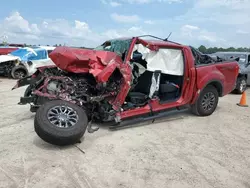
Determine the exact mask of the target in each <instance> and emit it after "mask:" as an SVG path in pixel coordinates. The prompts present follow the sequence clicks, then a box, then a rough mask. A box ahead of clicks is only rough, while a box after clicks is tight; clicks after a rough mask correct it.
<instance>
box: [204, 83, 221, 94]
mask: <svg viewBox="0 0 250 188" xmlns="http://www.w3.org/2000/svg"><path fill="white" fill-rule="evenodd" d="M208 86H213V87H215V88H216V90H217V91H218V93H219V97H222V96H223V85H222V83H221V81H219V80H211V81H210V82H208V83H207V84H206V85H205V86H204V87H203V89H205V88H206V87H208ZM203 89H202V90H203Z"/></svg>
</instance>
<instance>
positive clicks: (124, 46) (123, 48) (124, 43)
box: [93, 38, 133, 62]
mask: <svg viewBox="0 0 250 188" xmlns="http://www.w3.org/2000/svg"><path fill="white" fill-rule="evenodd" d="M119 42H120V44H121V45H119ZM132 42H133V38H126V39H111V40H107V41H105V42H104V43H102V44H101V45H99V46H97V47H95V48H94V49H93V50H97V51H107V52H114V53H116V54H117V55H118V56H120V57H121V59H122V61H123V62H125V61H126V59H127V55H128V51H129V50H130V48H131V45H132ZM112 45H113V46H112ZM107 47H108V48H107ZM105 48H106V49H105ZM116 50H118V51H116Z"/></svg>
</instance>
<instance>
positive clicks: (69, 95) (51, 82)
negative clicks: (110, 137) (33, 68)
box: [26, 68, 122, 121]
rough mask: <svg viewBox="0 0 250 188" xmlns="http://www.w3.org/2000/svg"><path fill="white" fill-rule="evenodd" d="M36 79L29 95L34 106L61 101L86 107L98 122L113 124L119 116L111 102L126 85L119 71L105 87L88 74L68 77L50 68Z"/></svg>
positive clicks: (69, 75) (63, 72) (66, 74)
mask: <svg viewBox="0 0 250 188" xmlns="http://www.w3.org/2000/svg"><path fill="white" fill-rule="evenodd" d="M41 74H42V75H41ZM36 76H37V79H36V82H35V83H34V84H31V86H32V87H29V88H28V89H29V90H30V91H27V92H26V93H29V97H30V96H31V95H32V96H33V97H34V99H33V104H34V105H40V104H41V103H43V102H44V100H54V99H61V100H65V101H69V102H72V103H75V104H77V105H79V106H82V107H83V108H84V109H85V110H87V111H88V112H89V113H88V114H90V115H91V117H89V118H91V119H94V120H102V121H109V120H110V118H112V115H114V114H115V113H114V111H113V110H112V105H111V103H110V102H111V101H112V100H114V97H115V96H116V95H117V93H118V92H119V86H120V84H121V81H122V77H121V74H120V73H119V71H118V70H116V71H114V72H113V74H112V75H111V77H110V79H109V80H108V82H105V83H97V82H96V80H95V79H94V77H93V76H92V75H91V74H88V73H86V74H75V73H68V72H65V71H62V70H58V69H57V68H46V69H44V72H43V73H41V72H39V71H37V72H36ZM33 77H34V76H33ZM26 97H28V96H26ZM39 103H40V104H39Z"/></svg>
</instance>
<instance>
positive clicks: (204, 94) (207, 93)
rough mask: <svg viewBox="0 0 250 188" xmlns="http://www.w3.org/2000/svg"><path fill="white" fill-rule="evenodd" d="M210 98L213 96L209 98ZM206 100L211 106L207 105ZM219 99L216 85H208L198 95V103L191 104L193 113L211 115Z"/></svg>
mask: <svg viewBox="0 0 250 188" xmlns="http://www.w3.org/2000/svg"><path fill="white" fill-rule="evenodd" d="M209 98H211V99H210V100H209ZM206 100H207V101H208V103H209V108H208V107H207V106H206V104H207V103H206ZM218 101H219V93H218V91H217V89H216V88H215V87H214V86H207V87H206V88H205V89H203V90H202V91H201V93H200V96H199V97H198V99H197V101H196V103H195V104H194V105H192V106H191V110H192V113H194V114H195V115H198V116H209V115H211V114H212V113H213V112H214V111H215V109H216V107H217V105H218Z"/></svg>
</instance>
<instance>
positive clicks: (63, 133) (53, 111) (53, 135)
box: [34, 100, 88, 146]
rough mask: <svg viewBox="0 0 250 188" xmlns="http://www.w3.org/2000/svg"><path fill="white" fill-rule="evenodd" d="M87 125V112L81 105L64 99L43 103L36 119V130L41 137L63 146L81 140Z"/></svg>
mask: <svg viewBox="0 0 250 188" xmlns="http://www.w3.org/2000/svg"><path fill="white" fill-rule="evenodd" d="M87 125H88V118H87V114H86V112H85V111H84V110H83V109H82V108H80V107H79V106H77V105H75V104H73V103H70V102H67V101H62V100H53V101H49V102H47V103H45V104H44V105H42V106H41V107H40V108H39V109H38V110H37V113H36V116H35V120H34V126H35V131H36V133H37V135H38V136H39V137H40V138H41V139H43V140H44V141H46V142H48V143H51V144H55V145H61V146H63V145H69V144H74V143H76V142H79V141H80V139H81V137H82V136H83V135H84V133H85V131H86V128H87Z"/></svg>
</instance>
